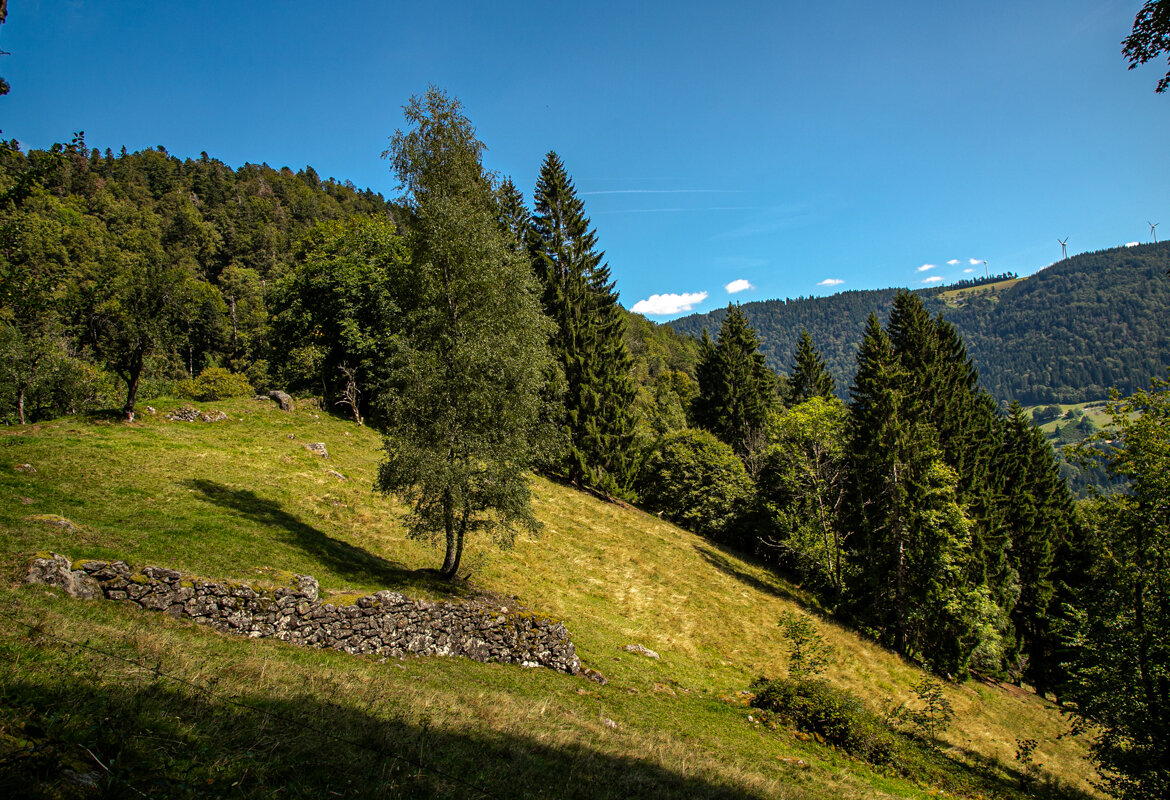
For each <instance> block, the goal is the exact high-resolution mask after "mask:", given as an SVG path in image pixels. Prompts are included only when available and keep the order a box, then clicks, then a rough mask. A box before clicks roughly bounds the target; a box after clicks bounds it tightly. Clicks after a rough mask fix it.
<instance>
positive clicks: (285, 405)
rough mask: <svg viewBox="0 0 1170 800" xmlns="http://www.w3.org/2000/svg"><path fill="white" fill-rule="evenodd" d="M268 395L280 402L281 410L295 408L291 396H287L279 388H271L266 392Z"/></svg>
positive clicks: (293, 409) (294, 409)
mask: <svg viewBox="0 0 1170 800" xmlns="http://www.w3.org/2000/svg"><path fill="white" fill-rule="evenodd" d="M268 396H269V397H271V398H272V399H273V400H275V401H276V402H277V403H279V404H280V410H281V411H296V410H297V404H296V402H294V401H293V399H292V398H291V397H289V396H288V395H287V394H285V393H284V392H282V391H280V390H279V389H273V390H272V391H271V392H269V393H268Z"/></svg>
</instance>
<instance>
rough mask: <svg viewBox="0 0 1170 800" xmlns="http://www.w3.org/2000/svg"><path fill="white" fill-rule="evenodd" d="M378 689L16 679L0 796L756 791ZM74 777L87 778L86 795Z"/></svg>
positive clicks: (728, 797) (1, 709)
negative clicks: (498, 728)
mask: <svg viewBox="0 0 1170 800" xmlns="http://www.w3.org/2000/svg"><path fill="white" fill-rule="evenodd" d="M388 669H389V667H388ZM401 679H402V677H400V676H395V677H394V678H389V677H388V682H389V681H390V680H401ZM371 689H372V690H379V689H380V690H381V691H382V692H383V694H382V696H381V697H376V696H372V698H371V699H363V700H362V701H361V702H358V701H355V700H354V699H353V698H338V699H337V700H335V701H333V700H326V699H323V698H322V697H320V696H319V695H312V694H305V695H302V696H298V697H281V698H274V697H270V696H266V695H264V694H261V693H260V692H245V693H242V694H239V695H233V696H232V698H231V700H230V701H227V700H225V699H223V698H220V697H219V696H217V695H216V694H215V693H209V692H204V691H199V690H197V689H194V688H190V687H188V686H184V685H181V684H175V683H173V682H170V681H167V680H165V679H162V678H157V677H152V676H150V675H145V676H141V677H140V676H134V677H131V678H130V679H129V680H125V681H123V682H122V683H120V684H117V685H111V684H110V683H104V682H102V681H101V679H100V678H99V679H96V680H95V679H93V677H92V676H89V675H84V674H73V675H58V676H54V678H53V679H52V680H49V679H45V678H42V679H41V680H36V679H31V680H30V679H17V680H13V681H11V683H10V684H9V685H8V686H7V687H6V690H5V694H4V697H3V698H2V699H0V720H4V721H10V720H13V719H19V720H21V725H22V733H21V735H22V736H24V737H25V738H27V739H29V740H30V741H31V742H32V744H33V745H34V747H31V748H29V749H28V752H27V754H25V753H21V754H18V755H19V756H20V757H15V758H9V759H5V760H3V761H0V795H3V796H8V797H18V796H19V797H25V798H49V797H53V798H59V797H62V796H64V797H91V796H95V797H132V796H144V797H184V798H203V797H208V798H210V797H231V798H252V797H255V798H261V797H263V798H267V797H272V796H275V795H276V794H277V793H279V794H280V796H284V797H352V798H402V797H410V798H414V797H418V798H448V797H450V798H521V799H523V798H552V797H556V798H615V799H616V798H654V799H655V800H659V799H660V798H661V799H664V800H670V799H671V798H679V800H682V799H683V798H688V799H689V798H698V799H699V800H743V798H748V799H749V800H750V798H753V797H758V796H759V795H755V794H753V793H752V792H750V791H749V790H747V789H746V788H744V787H735V786H721V785H717V784H713V783H710V782H707V781H704V780H701V779H699V778H696V777H690V776H684V775H680V774H677V773H675V772H672V771H670V770H669V769H667V768H665V767H663V766H661V765H659V764H655V763H652V762H650V761H648V760H642V759H639V758H635V757H630V756H617V755H612V754H608V753H605V752H602V750H601V748H592V747H589V746H586V745H584V744H570V745H566V746H556V745H553V744H549V743H545V742H541V741H538V740H536V739H533V738H526V737H523V736H512V735H504V734H493V733H490V732H487V733H477V734H472V733H463V732H448V731H444V730H441V729H436V728H433V727H432V726H431V725H430V720H429V718H428V717H427V716H426V715H425V714H417V713H415V712H413V711H410V710H409V709H395V708H394V707H393V706H394V702H393V694H394V692H393V687H392V686H388V685H383V686H374V685H371ZM387 700H389V702H387ZM111 720H113V721H116V723H117V724H111V722H110V721H111ZM99 763H100V766H99ZM79 779H80V780H83V781H88V782H90V786H89V787H88V788H85V789H83V788H82V787H81V786H79V785H78V780H79ZM86 791H89V792H91V794H86Z"/></svg>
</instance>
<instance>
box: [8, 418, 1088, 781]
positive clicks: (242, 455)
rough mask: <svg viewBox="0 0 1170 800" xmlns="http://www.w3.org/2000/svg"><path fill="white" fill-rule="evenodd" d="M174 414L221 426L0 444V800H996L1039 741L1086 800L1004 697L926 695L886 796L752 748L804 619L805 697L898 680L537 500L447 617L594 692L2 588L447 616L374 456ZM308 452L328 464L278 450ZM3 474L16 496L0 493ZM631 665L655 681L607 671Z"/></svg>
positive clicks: (1080, 772) (561, 494) (885, 697)
mask: <svg viewBox="0 0 1170 800" xmlns="http://www.w3.org/2000/svg"><path fill="white" fill-rule="evenodd" d="M155 405H156V406H158V407H159V409H160V411H165V410H169V409H170V407H171V405H178V402H175V403H173V404H171V405H168V404H167V403H166V402H165V401H161V402H155ZM200 407H201V408H205V409H212V408H222V409H223V410H224V411H226V412H227V413H228V414H229V417H230V420H229V421H226V422H219V423H212V424H207V423H174V422H166V421H164V420H163V419H162V416H161V414H159V415H155V416H145V417H144V418H142V419H141V421H140V422H136V423H135V424H133V425H125V424H121V423H114V422H111V421H108V420H107V419H104V418H102V417H92V418H70V419H64V420H59V421H56V422H52V423H47V424H39V425H34V426H27V427H25V428H11V429H7V430H5V431H3V432H0V454H2V455H0V528H2V530H3V535H2V536H0V571H2V574H3V578H4V580H3V581H2V582H0V584H2V585H0V613H3V614H5V615H10V616H0V675H2V676H3V678H2V683H0V794H3V792H4V789H5V788H6V787H7V788H11V786H12V784H11V783H10V784H6V783H5V780H6V779H7V780H9V781H10V782H11V781H15V782H22V783H21V790H22V792H23V793H24V794H26V795H30V796H45V797H49V796H72V795H70V794H69V792H70V791H72V790H71V789H69V788H68V786H67V785H66V786H65V788H64V789H62V788H60V786H61V785H60V782H59V780H57V779H59V777H60V774H61V773H60V770H61V769H62V768H63V767H68V768H70V769H73V770H74V771H76V772H82V773H84V772H93V773H95V776H96V778H97V779H98V780H100V781H102V782H104V783H103V784H102V785H103V786H105V787H107V788H108V789H109V791H110V792H111V793H118V794H119V795H120V796H123V795H126V796H137V795H136V792H143V793H145V794H147V795H148V796H225V795H226V796H241V797H245V796H247V797H261V796H269V795H270V794H272V793H274V792H275V791H276V789H277V788H281V796H302V795H310V794H312V795H313V796H321V797H327V796H332V795H330V792H332V793H334V794H337V795H340V796H354V797H395V796H445V797H446V796H449V797H469V796H476V795H475V792H474V791H473V790H472V789H470V788H468V786H466V785H465V784H463V783H460V782H459V780H466V781H469V782H470V783H472V784H474V785H475V786H477V787H482V788H483V789H484V790H486V792H487V794H488V796H498V797H533V798H535V797H562V796H569V797H614V798H617V797H656V798H657V797H679V798H682V797H712V798H722V797H760V798H835V797H911V798H912V797H929V796H962V797H971V798H975V797H981V796H982V797H992V796H1005V797H1012V796H1016V795H1017V792H1016V790H1015V788H1014V787H1015V786H1016V782H1017V780H1018V774H1017V772H1016V770H1015V765H1014V763H1013V754H1014V752H1015V744H1016V739H1017V738H1034V739H1036V740H1038V741H1039V742H1040V745H1039V747H1038V748H1037V750H1036V753H1035V760H1036V761H1037V762H1038V763H1039V764H1040V765H1041V766H1042V768H1043V769H1044V771H1045V774H1046V776H1047V778H1048V780H1049V781H1052V782H1056V781H1059V782H1061V783H1062V784H1064V785H1066V786H1068V787H1071V789H1079V790H1088V789H1089V786H1088V784H1087V782H1086V778H1087V776H1089V775H1090V774H1091V770H1090V768H1089V766H1088V765H1087V763H1086V762H1085V760H1084V759H1085V753H1086V748H1085V742H1084V741H1083V740H1082V739H1080V738H1076V737H1070V736H1064V735H1063V734H1064V733H1065V732H1066V731H1067V723H1066V722H1065V721H1064V720H1063V719H1062V718H1061V717H1060V715H1059V714H1058V712H1057V710H1056V709H1055V708H1054V707H1053V706H1052V704H1050V703H1048V702H1046V701H1044V700H1042V699H1040V698H1037V697H1035V696H1034V695H1031V694H1029V693H1027V692H1023V691H1020V690H1015V689H1012V688H1009V687H1001V686H997V685H990V684H983V683H978V682H969V683H966V684H962V685H954V686H950V687H948V690H947V692H948V698H949V699H950V701H951V703H952V705H953V706H954V707H955V710H956V712H957V720H956V722H955V724H954V726H953V727H952V728H951V729H950V730H949V731H948V732H947V733H946V734H945V735H944V736H943V741H942V745H941V750H940V751H939V753H938V754H937V759H936V758H935V757H934V756H932V757H931V759H933V760H929V763H928V762H927V761H924V762H923V764H922V765H921V766H920V767H914V768H913V769H911V770H910V775H909V776H907V775H904V774H902V772H901V771H900V770H898V769H892V768H889V767H885V768H879V767H873V766H870V765H868V764H866V763H864V762H862V761H858V760H856V759H853V758H850V757H849V756H847V755H845V754H843V753H840V752H837V751H835V750H833V749H832V748H829V747H826V746H824V745H821V744H818V743H817V742H816V741H815V740H810V739H808V738H807V737H804V736H802V735H801V734H799V733H797V732H795V731H791V730H786V729H784V728H783V726H780V727H779V728H777V729H772V728H770V727H769V726H767V725H760V724H757V723H753V722H750V721H749V720H748V717H749V716H750V715H751V714H752V712H753V711H754V710H753V709H750V708H748V707H747V702H746V697H745V696H744V694H742V693H743V692H744V690H746V689H747V687H748V686H749V685H750V684H751V682H752V681H753V679H754V678H756V677H758V676H760V675H769V676H778V675H782V674H784V672H785V655H784V653H785V649H784V647H783V646H782V645H783V642H782V639H781V635H780V632H779V629H778V625H777V623H778V622H779V620H780V618H781V617H782V615H784V614H785V613H786V612H791V611H798V612H801V613H809V614H812V615H813V618H814V619H815V620H816V623H817V626H818V628H819V630H820V632H821V633H822V634H823V635H824V637H825V638H826V640H827V641H828V643H829V645H830V646H831V648H832V653H833V655H832V658H831V659H830V660H831V667H830V668H829V670H828V673H827V676H826V677H827V678H828V679H829V680H830V681H832V682H833V683H834V684H835V685H837V686H839V687H841V688H843V689H846V690H848V691H851V692H853V693H855V694H856V695H858V696H860V697H862V698H863V699H864V700H865V701H866V702H867V703H868V704H869V705H870V707H871V708H873V709H874V710H875V711H877V712H879V713H881V712H882V710H883V709H884V708H885V707H887V706H889V705H897V704H900V703H902V702H904V701H906V700H908V699H910V698H911V696H912V694H911V691H910V687H911V686H912V685H914V684H915V683H916V682H917V681H918V680H920V678H921V673H920V672H919V671H918V670H917V669H915V668H914V667H913V666H912V665H909V664H907V663H906V662H904V661H903V660H902V659H900V658H898V657H896V656H894V655H893V654H891V653H889V652H887V651H885V650H883V649H881V648H878V647H875V646H874V645H873V644H872V643H870V642H868V641H866V640H865V639H863V638H861V637H859V636H857V635H856V634H854V633H853V632H851V631H849V630H847V629H845V628H843V627H842V626H840V625H838V624H836V623H835V622H834V621H833V620H831V619H830V618H828V617H826V616H824V615H823V614H821V613H820V612H819V611H818V610H817V608H816V605H815V603H814V602H813V600H812V598H811V597H810V596H809V595H808V594H807V593H805V592H804V591H802V590H801V589H800V587H797V586H793V585H791V584H789V583H787V582H785V581H782V580H780V579H778V578H776V577H775V576H774V575H773V574H772V573H771V572H770V571H768V570H767V569H765V568H763V567H761V566H760V565H758V564H755V563H753V562H752V561H750V560H748V559H744V558H743V557H741V556H740V555H738V554H737V553H735V552H733V551H729V550H726V549H723V548H720V547H718V546H716V545H714V544H712V543H711V542H709V541H707V540H705V539H702V538H700V537H698V536H695V535H693V534H690V533H688V532H686V531H682V530H680V529H678V528H675V527H674V526H672V525H669V524H667V523H665V522H663V521H661V520H659V519H658V518H657V517H654V516H652V515H648V514H645V513H642V512H640V511H638V510H636V509H630V508H625V507H622V506H619V505H614V504H606V503H603V502H600V501H598V500H596V499H594V498H592V497H590V496H587V495H584V494H581V493H578V492H574V491H572V490H571V489H569V488H566V487H563V486H560V485H557V484H555V483H551V482H548V481H545V480H539V479H538V480H535V481H534V495H535V503H536V509H537V513H538V516H539V518H540V519H541V520H542V521H543V523H544V530H543V531H542V533H541V534H540V535H539V536H538V537H521V538H519V539H518V540H517V541H516V542H515V544H514V546H513V547H512V548H511V549H509V550H499V549H496V548H495V547H494V546H493V545H492V543H491V542H490V541H485V540H473V541H471V542H470V543H469V547H468V550H467V553H466V555H465V559H466V560H465V567H464V569H463V570H461V573H468V572H470V573H471V581H472V585H471V586H461V587H460V588H458V590H457V591H455V592H454V593H455V594H467V593H469V592H472V591H476V590H486V591H489V592H492V593H495V594H498V595H512V596H516V597H517V598H518V599H519V600H520V601H521V602H522V603H524V604H526V605H528V606H529V607H531V608H533V609H534V610H537V611H540V612H543V613H547V614H550V615H551V616H554V617H556V618H559V619H562V620H564V621H565V623H566V625H567V626H568V628H569V630H570V632H571V634H572V637H573V641H574V642H575V643H576V645H577V648H578V652H579V654H580V656H581V658H582V659H583V661H584V662H585V663H586V664H587V665H589V666H591V667H594V668H596V669H599V670H600V671H602V672H603V673H604V674H605V675H606V676H607V677H608V678H609V681H610V682H609V684H608V685H606V686H598V685H596V684H593V683H590V682H588V681H585V680H584V679H581V678H574V677H571V676H567V675H561V674H558V673H554V672H551V671H549V670H543V669H532V670H526V669H521V668H517V667H510V666H502V665H495V664H477V663H474V662H470V661H466V660H463V659H442V658H432V659H410V660H405V661H397V660H391V662H390V663H379V660H378V659H367V658H357V657H352V656H348V655H345V654H341V653H333V652H322V651H316V650H306V649H301V648H296V647H293V646H291V645H287V644H284V643H281V642H275V641H261V640H244V639H238V638H232V637H229V636H226V635H222V634H218V633H215V632H212V631H209V630H207V629H205V628H202V627H199V626H196V625H194V624H192V623H189V622H183V621H173V620H170V619H168V618H164V617H162V616H161V615H155V614H148V613H144V612H140V611H136V610H133V609H130V608H126V607H123V606H121V605H119V604H115V603H108V602H82V601H75V600H72V599H68V598H65V597H63V596H62V595H61V594H60V593H58V592H56V591H54V590H47V589H44V588H41V587H28V586H21V585H19V582H20V580H21V578H22V577H23V573H24V571H25V569H26V568H27V564H28V561H29V559H30V558H31V557H32V556H33V555H34V554H35V553H37V552H39V551H44V550H55V551H58V552H63V553H67V554H69V555H70V556H71V557H73V558H75V559H77V558H86V557H90V558H121V559H124V560H126V561H128V562H130V563H131V564H133V565H135V566H143V565H146V564H156V565H165V566H173V567H177V568H179V569H182V570H184V571H186V572H189V573H193V574H198V575H203V576H207V577H211V578H215V579H218V580H241V581H248V582H252V583H261V584H262V583H266V582H273V583H278V582H280V577H281V576H282V575H285V574H287V573H288V572H298V573H306V574H311V575H313V576H315V577H316V578H317V579H318V580H319V581H320V583H321V587H322V591H323V593H335V594H350V593H353V592H368V591H373V590H377V589H381V588H393V589H398V590H401V591H403V592H405V593H407V594H411V595H415V596H428V597H443V596H446V595H449V594H452V593H453V592H452V589H451V587H449V586H447V585H446V584H444V583H443V582H441V581H437V580H436V579H435V578H434V575H433V572H431V571H430V569H431V568H434V567H437V566H438V564H439V563H440V561H441V553H440V552H439V551H438V550H437V549H435V547H434V546H432V545H431V544H429V543H426V542H420V541H415V540H410V539H407V538H406V537H405V536H404V533H403V528H402V526H401V525H400V523H399V516H400V514H401V512H402V509H401V508H400V507H398V506H396V505H395V504H394V503H393V502H392V501H390V500H387V499H386V498H383V497H381V496H379V495H378V494H377V493H375V492H374V491H373V490H372V484H373V480H374V477H375V474H376V468H377V462H378V446H379V441H378V438H377V436H376V435H375V434H374V433H373V432H371V431H370V430H368V429H366V428H360V427H357V426H356V425H354V424H353V423H351V422H345V421H343V420H341V419H338V418H335V417H331V416H328V415H326V414H323V413H320V412H312V411H298V412H296V413H293V414H282V413H281V412H279V411H278V410H276V409H275V408H274V407H273V406H272V405H271V404H270V403H269V402H267V401H264V402H259V401H253V400H237V401H226V402H221V403H208V404H200ZM290 434H291V435H292V436H293V438H290ZM315 441H321V442H324V443H325V444H326V445H327V447H328V450H329V453H330V458H329V459H328V460H326V459H323V458H321V457H320V456H317V455H314V454H312V453H310V452H309V451H308V450H306V449H304V447H303V446H302V445H303V444H304V443H307V442H315ZM24 463H28V464H31V465H32V466H33V467H34V468H35V469H36V472H32V473H28V472H19V471H17V470H15V469H14V467H15V465H17V464H24ZM330 470H333V471H336V472H339V473H341V474H342V475H344V476H345V477H346V480H342V479H339V478H337V477H335V476H333V475H331V474H329V471H330ZM43 515H59V516H60V517H64V518H66V519H68V520H70V521H71V522H72V523H73V524H74V525H75V526H76V528H75V529H72V530H70V529H67V528H61V527H56V526H53V525H50V524H48V523H47V522H46V521H45V520H44V519H43ZM38 517H42V518H38ZM12 617H15V618H16V619H17V620H19V621H21V622H24V623H28V624H29V625H32V626H33V628H34V630H31V631H30V629H29V628H27V627H24V626H23V625H22V624H20V622H17V621H14V620H13V619H12ZM63 641H73V642H86V641H88V642H89V643H90V645H91V646H94V647H99V648H101V649H103V650H107V651H109V652H110V653H113V654H116V655H119V656H121V657H123V658H126V659H128V660H130V661H133V662H137V663H141V664H145V665H147V666H148V667H150V668H153V670H152V669H143V668H140V667H136V666H133V665H131V664H128V663H125V662H123V661H116V660H113V659H111V658H109V657H107V656H104V655H100V654H96V653H93V652H91V651H87V650H84V649H78V648H77V647H75V646H72V645H69V644H65V643H63ZM631 643H641V644H643V645H645V646H646V647H649V648H650V649H652V650H655V651H657V652H658V653H659V654H660V655H661V658H660V659H658V660H654V659H649V658H646V657H644V656H641V655H637V654H633V653H629V652H626V651H625V650H623V649H622V648H623V646H624V645H626V644H631ZM164 674H166V675H175V676H177V677H180V678H182V679H184V680H186V681H189V682H190V683H191V684H194V685H195V686H196V687H202V688H200V689H197V688H193V687H192V686H191V685H188V684H184V683H178V682H175V681H173V680H170V679H169V678H167V677H164ZM212 684H213V685H212ZM209 685H211V689H212V690H211V691H210V692H209V691H206V689H207V688H208V687H209ZM233 698H234V699H236V700H238V701H239V702H241V703H244V704H246V706H248V707H247V708H245V707H240V706H237V705H233V703H232V699H233ZM253 707H255V708H259V709H263V710H266V711H269V712H271V713H272V714H274V715H275V716H272V717H270V716H266V715H265V714H264V713H262V712H260V711H256V710H253ZM289 720H293V721H292V722H290V721H289ZM305 725H309V726H311V728H313V729H314V730H309V729H306V728H305V727H304V726H305ZM320 731H325V732H327V733H328V734H333V735H337V736H340V737H341V738H342V739H344V740H346V741H345V742H339V741H337V740H336V739H332V738H329V736H328V735H325V734H323V733H321V732H320ZM14 742H23V743H24V744H20V745H17V744H14ZM355 742H356V743H357V744H356V745H355V744H353V743H355ZM21 747H24V748H25V749H21ZM28 747H33V748H39V749H35V752H34V751H33V750H28ZM30 753H32V754H30ZM391 754H397V755H398V756H400V757H399V758H395V757H393V755H391ZM5 759H7V760H5ZM796 759H799V760H801V761H803V762H804V766H798V765H796V764H795V760H796ZM111 760H113V764H111V763H110V762H111ZM99 761H100V762H101V764H102V765H103V766H98V764H97V762H99ZM420 764H421V766H420ZM70 765H72V766H70ZM5 776H7V778H6V777H5ZM452 776H457V778H456V777H452ZM54 786H56V787H57V788H55V789H51V788H46V787H54ZM37 792H41V794H40V795H38V794H37ZM54 792H57V793H56V794H54ZM77 792H80V793H79V794H77V796H85V795H84V792H83V791H82V790H77Z"/></svg>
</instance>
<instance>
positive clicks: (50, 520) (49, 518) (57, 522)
mask: <svg viewBox="0 0 1170 800" xmlns="http://www.w3.org/2000/svg"><path fill="white" fill-rule="evenodd" d="M25 519H26V520H28V521H29V522H39V523H41V524H42V525H51V526H53V527H54V528H61V529H62V530H66V531H69V532H71V533H72V532H73V531H75V530H77V526H76V525H75V524H73V523H72V522H70V521H69V520H67V519H65V518H64V517H61V516H58V515H57V514H33V515H32V516H31V517H25Z"/></svg>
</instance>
